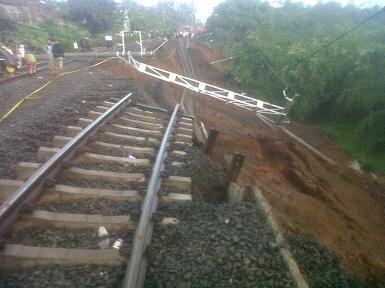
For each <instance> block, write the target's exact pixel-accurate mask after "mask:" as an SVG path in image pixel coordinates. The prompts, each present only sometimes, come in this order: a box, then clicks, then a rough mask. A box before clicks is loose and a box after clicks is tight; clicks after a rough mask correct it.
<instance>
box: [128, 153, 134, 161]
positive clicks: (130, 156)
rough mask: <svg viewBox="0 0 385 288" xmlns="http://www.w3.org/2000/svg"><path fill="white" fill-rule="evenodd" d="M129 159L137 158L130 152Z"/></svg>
mask: <svg viewBox="0 0 385 288" xmlns="http://www.w3.org/2000/svg"><path fill="white" fill-rule="evenodd" d="M128 159H130V160H135V159H136V157H135V156H134V155H132V154H128Z"/></svg>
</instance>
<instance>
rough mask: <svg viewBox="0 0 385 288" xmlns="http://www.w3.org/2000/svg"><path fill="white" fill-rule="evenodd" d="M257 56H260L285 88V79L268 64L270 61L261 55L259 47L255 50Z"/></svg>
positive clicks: (287, 85)
mask: <svg viewBox="0 0 385 288" xmlns="http://www.w3.org/2000/svg"><path fill="white" fill-rule="evenodd" d="M256 52H257V54H258V56H259V58H261V60H262V62H263V63H264V64H265V65H266V66H267V67H268V68H269V69H270V71H271V73H273V75H274V76H275V77H276V78H277V79H278V80H279V81H280V82H281V83H282V84H284V86H285V88H286V87H289V84H288V83H287V81H286V80H284V79H283V78H282V77H281V76H280V75H279V74H278V73H277V72H276V71H275V70H274V69H273V67H272V66H271V65H270V63H269V62H268V61H267V60H266V58H265V57H263V55H262V53H261V52H260V51H259V49H257V50H256Z"/></svg>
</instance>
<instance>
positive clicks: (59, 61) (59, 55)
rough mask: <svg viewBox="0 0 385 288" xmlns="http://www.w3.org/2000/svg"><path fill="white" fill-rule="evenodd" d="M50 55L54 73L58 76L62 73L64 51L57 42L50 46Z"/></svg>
mask: <svg viewBox="0 0 385 288" xmlns="http://www.w3.org/2000/svg"><path fill="white" fill-rule="evenodd" d="M52 55H53V59H54V67H55V68H54V71H55V73H58V74H60V73H61V72H62V71H63V58H64V49H63V46H62V45H61V44H60V43H59V41H55V43H54V44H53V46H52Z"/></svg>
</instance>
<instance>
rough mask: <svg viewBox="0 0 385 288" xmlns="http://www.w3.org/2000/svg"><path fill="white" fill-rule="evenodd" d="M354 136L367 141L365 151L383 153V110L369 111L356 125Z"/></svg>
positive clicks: (384, 113) (384, 151) (384, 133)
mask: <svg viewBox="0 0 385 288" xmlns="http://www.w3.org/2000/svg"><path fill="white" fill-rule="evenodd" d="M356 137H358V138H359V139H357V141H363V142H365V143H367V145H366V146H367V147H365V150H366V152H367V153H374V154H375V153H384V154H385V110H382V111H377V112H370V114H369V115H368V116H367V117H365V118H364V119H363V120H362V121H361V122H360V124H359V125H358V130H357V133H356Z"/></svg>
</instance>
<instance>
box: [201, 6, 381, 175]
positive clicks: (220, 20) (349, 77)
mask: <svg viewBox="0 0 385 288" xmlns="http://www.w3.org/2000/svg"><path fill="white" fill-rule="evenodd" d="M379 11H380V7H373V8H370V9H369V8H368V9H361V8H358V7H355V6H352V5H348V6H346V7H341V6H340V5H339V4H337V3H327V4H318V5H315V6H313V7H311V6H303V5H301V4H293V3H290V2H286V3H285V4H284V5H283V6H282V7H278V8H274V7H272V6H270V5H269V4H268V3H266V2H261V1H259V0H227V1H225V2H223V3H221V4H219V5H218V6H217V7H216V8H215V10H214V13H213V15H212V16H211V17H210V18H209V19H208V22H207V27H208V30H209V31H210V32H213V41H214V42H213V43H214V44H215V43H216V45H218V46H220V47H224V51H225V53H226V54H228V55H231V56H236V57H238V58H237V63H236V65H233V66H232V67H231V68H230V69H229V71H228V73H230V74H231V75H232V76H234V78H235V79H236V81H237V82H238V83H239V84H241V85H242V86H243V87H244V88H246V89H248V90H250V91H252V92H258V94H262V95H264V97H266V99H268V100H270V101H272V102H274V103H277V104H283V103H284V102H283V97H282V90H283V89H284V88H286V87H288V88H289V91H290V93H291V94H293V93H299V94H300V98H298V100H297V102H296V104H295V105H294V107H293V111H292V116H293V117H295V118H296V119H298V120H300V121H305V122H310V123H313V124H319V125H321V124H322V125H321V127H324V128H325V129H326V130H327V131H329V132H333V133H332V135H333V136H335V137H336V139H337V141H338V142H339V143H340V144H341V145H342V147H343V148H345V149H346V150H347V151H348V152H350V153H351V154H352V156H353V157H356V158H358V160H360V161H361V163H363V164H365V166H366V167H367V168H368V169H369V170H373V171H376V172H378V173H382V174H385V156H384V155H385V124H384V123H385V96H384V94H383V88H384V86H385V83H384V82H383V79H384V77H385V69H384V67H385V65H384V64H385V58H384V57H383V55H384V53H385V46H384V45H383V43H384V40H385V31H384V29H383V27H384V24H385V15H384V14H385V13H384V12H380V13H379V14H378V15H377V16H376V17H374V18H372V19H371V20H370V21H368V22H367V23H365V24H364V25H362V26H360V27H359V28H358V29H356V30H354V31H352V32H351V33H349V34H347V35H346V36H345V37H343V38H341V39H340V40H339V41H336V42H334V43H333V44H332V45H330V46H328V47H327V48H324V49H323V48H322V47H323V46H324V45H325V44H326V43H328V42H329V41H331V40H333V39H335V38H337V37H338V36H340V35H342V34H343V33H345V32H346V31H348V30H349V29H351V28H352V27H354V26H355V25H357V24H359V23H361V22H363V21H365V20H366V19H368V18H369V17H371V16H372V15H374V14H376V13H378V12H379ZM321 48H322V49H321ZM318 50H319V52H317V53H313V52H314V51H318ZM313 54H314V55H313ZM269 65H270V67H269ZM271 68H272V69H271ZM272 70H274V71H275V72H272ZM325 123H327V125H326V124H325ZM341 123H347V124H348V126H349V127H350V128H351V130H349V131H350V132H351V133H348V134H347V133H345V129H344V126H343V125H341Z"/></svg>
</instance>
